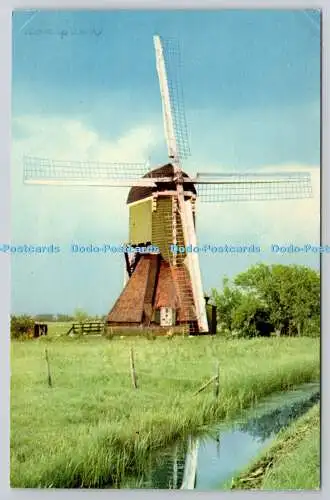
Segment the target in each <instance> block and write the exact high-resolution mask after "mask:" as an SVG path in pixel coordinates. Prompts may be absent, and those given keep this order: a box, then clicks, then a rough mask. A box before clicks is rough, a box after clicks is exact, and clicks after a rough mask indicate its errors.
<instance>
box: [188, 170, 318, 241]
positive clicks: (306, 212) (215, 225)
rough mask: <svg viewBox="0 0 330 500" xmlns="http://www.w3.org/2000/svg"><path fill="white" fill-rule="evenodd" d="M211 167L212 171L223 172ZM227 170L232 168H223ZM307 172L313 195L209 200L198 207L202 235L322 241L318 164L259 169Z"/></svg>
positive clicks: (223, 238)
mask: <svg viewBox="0 0 330 500" xmlns="http://www.w3.org/2000/svg"><path fill="white" fill-rule="evenodd" d="M219 170H220V169H219V168H216V167H213V168H212V167H211V168H208V171H214V172H219ZM221 171H223V172H228V170H225V169H223V168H222V169H221ZM289 171H307V172H310V173H311V183H312V192H313V196H312V198H306V199H296V200H276V201H275V200H271V201H253V202H228V203H221V204H213V203H205V204H202V203H201V204H200V205H199V207H198V219H197V221H198V227H200V238H199V239H201V238H203V239H205V238H207V239H208V241H212V242H213V241H214V240H216V241H214V242H215V243H216V242H218V241H219V242H228V243H234V242H242V243H243V242H244V241H247V242H249V243H251V244H252V243H259V244H261V245H265V246H267V245H268V246H269V245H270V244H271V243H277V242H278V243H281V242H283V243H285V242H289V243H291V242H292V243H296V244H299V243H316V244H318V243H319V232H320V169H319V168H317V167H316V166H315V165H299V164H285V165H266V166H264V167H262V168H260V169H258V170H256V172H265V173H266V172H289ZM215 221H216V222H215Z"/></svg>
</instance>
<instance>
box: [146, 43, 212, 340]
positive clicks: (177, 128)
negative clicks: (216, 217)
mask: <svg viewBox="0 0 330 500" xmlns="http://www.w3.org/2000/svg"><path fill="white" fill-rule="evenodd" d="M154 45H155V52H156V65H157V73H158V79H159V86H160V92H161V98H162V109H163V121H164V130H165V137H166V142H167V148H168V154H169V157H170V158H171V160H172V161H173V168H174V176H175V180H176V181H177V184H176V190H177V198H178V206H179V213H180V217H181V223H182V229H183V236H184V243H185V246H186V247H188V246H190V245H196V233H195V226H194V220H193V215H192V207H191V203H190V201H185V197H184V187H183V175H182V170H181V160H182V159H183V158H184V157H186V156H187V154H189V148H188V140H187V129H186V127H185V119H184V118H183V117H184V116H185V115H184V108H183V98H182V94H181V93H180V90H179V89H181V85H180V84H179V79H178V71H179V65H178V64H177V63H178V58H179V50H178V47H175V51H174V53H173V51H171V50H170V46H168V47H167V51H166V52H165V50H164V47H165V46H166V45H164V44H163V42H162V40H161V39H160V37H159V36H155V37H154ZM175 57H176V61H175ZM175 62H176V64H175ZM173 67H174V68H173ZM171 68H173V69H174V71H171V74H169V71H170V69H171ZM175 70H176V71H175ZM180 97H181V98H180ZM182 126H183V129H181V127H182ZM174 238H175V235H174ZM174 238H173V239H174ZM186 264H187V268H188V271H189V275H190V280H191V287H192V294H193V299H194V305H195V309H196V317H197V323H198V327H199V331H200V332H207V331H208V322H207V316H206V308H205V299H204V293H203V285H202V278H201V272H200V266H199V258H198V255H197V254H195V253H187V256H186Z"/></svg>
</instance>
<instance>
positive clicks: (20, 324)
mask: <svg viewBox="0 0 330 500" xmlns="http://www.w3.org/2000/svg"><path fill="white" fill-rule="evenodd" d="M33 332H34V319H33V318H31V317H30V316H27V315H22V316H12V317H11V321H10V337H11V338H12V339H20V340H24V339H27V338H29V337H33Z"/></svg>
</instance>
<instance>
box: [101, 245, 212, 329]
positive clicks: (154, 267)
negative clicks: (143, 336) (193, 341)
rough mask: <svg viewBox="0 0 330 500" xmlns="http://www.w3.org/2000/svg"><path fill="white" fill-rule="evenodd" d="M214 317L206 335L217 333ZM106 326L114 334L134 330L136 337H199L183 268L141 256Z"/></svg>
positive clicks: (156, 258) (155, 256)
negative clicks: (169, 333) (172, 334)
mask: <svg viewBox="0 0 330 500" xmlns="http://www.w3.org/2000/svg"><path fill="white" fill-rule="evenodd" d="M208 307H212V308H214V306H208ZM214 317H215V315H214V314H211V321H210V324H209V327H210V328H209V332H208V333H216V324H215V327H214V321H213V322H212V318H213V319H214ZM106 324H107V326H108V327H111V328H115V329H116V330H117V331H120V329H122V331H123V332H124V330H126V331H131V330H132V329H133V331H135V332H136V333H135V334H136V335H139V332H142V330H143V331H144V332H145V330H146V329H149V330H150V331H152V332H153V334H157V335H168V332H169V331H173V332H174V330H175V331H176V332H175V333H181V334H183V333H185V334H190V335H196V334H197V335H198V334H199V333H200V332H199V330H198V323H197V318H196V315H195V308H194V302H193V296H192V288H191V282H190V278H189V274H188V271H187V270H186V268H185V266H184V265H181V266H177V267H174V266H170V265H169V263H168V262H166V260H165V259H164V258H163V257H162V256H161V255H160V254H148V255H141V256H140V258H139V260H138V262H137V264H136V267H135V269H134V270H133V272H132V274H131V276H130V278H129V280H128V282H127V283H126V286H125V288H124V290H123V291H122V293H121V294H120V296H119V298H118V299H117V301H116V303H115V305H114V306H113V308H112V309H111V311H110V312H109V314H108V317H107V320H106ZM203 334H204V333H203Z"/></svg>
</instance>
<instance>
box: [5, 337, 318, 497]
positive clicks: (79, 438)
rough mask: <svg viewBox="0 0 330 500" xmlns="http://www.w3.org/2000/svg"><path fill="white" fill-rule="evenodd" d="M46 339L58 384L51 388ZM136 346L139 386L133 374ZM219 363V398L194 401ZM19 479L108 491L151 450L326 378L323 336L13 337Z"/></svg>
mask: <svg viewBox="0 0 330 500" xmlns="http://www.w3.org/2000/svg"><path fill="white" fill-rule="evenodd" d="M46 342H47V349H48V352H49V358H50V365H51V371H52V379H53V388H48V387H47V367H46V363H45V359H44V348H45V345H46ZM131 346H133V347H134V352H135V363H136V369H137V376H138V387H139V388H138V389H137V390H135V389H133V387H132V383H131V379H130V371H129V370H130V368H129V366H130V360H129V349H130V347H131ZM216 361H219V362H220V395H219V399H218V401H217V402H215V401H214V397H213V395H212V389H211V390H206V391H205V392H202V393H201V394H199V395H198V396H195V397H193V396H192V394H193V393H194V391H195V390H196V389H198V387H199V386H200V385H201V384H202V383H203V382H205V381H206V380H207V379H208V378H209V377H211V376H212V375H213V374H214V370H215V366H216ZM11 368H12V382H11V385H12V387H11V485H12V486H13V487H38V486H41V487H50V486H53V487H62V488H72V487H94V488H97V487H102V486H104V485H109V484H111V483H115V482H116V481H117V480H120V478H121V477H122V476H123V474H124V473H125V474H129V473H132V474H133V473H134V471H135V470H137V469H138V468H139V467H143V463H144V461H145V460H146V459H147V456H148V454H149V453H150V452H152V450H155V449H157V448H159V447H162V446H165V445H167V444H169V443H170V442H172V441H173V440H175V439H176V438H178V437H180V436H185V435H187V434H188V433H191V432H198V431H199V430H200V429H201V428H202V427H203V426H205V425H206V424H208V423H211V422H213V421H215V420H218V419H221V418H224V417H228V416H230V415H232V414H234V412H236V411H237V410H238V409H239V408H241V407H246V406H248V405H250V404H251V403H252V402H255V401H256V400H257V399H259V398H260V397H263V396H266V395H267V394H270V393H272V392H274V391H276V390H282V389H286V388H287V387H289V386H291V385H294V384H299V383H303V382H308V381H310V380H315V379H316V378H318V377H319V343H318V341H317V340H315V339H310V338H304V339H294V338H272V339H267V340H264V339H255V340H248V341H246V340H237V341H228V342H225V341H223V340H221V339H218V338H216V337H213V338H210V337H208V338H202V337H199V338H173V339H171V340H168V339H163V338H160V339H157V340H155V341H148V340H146V339H142V338H141V339H138V338H136V339H132V338H128V339H123V340H120V339H117V340H112V341H108V340H105V339H103V338H100V337H96V338H81V339H79V340H77V339H73V338H62V337H58V338H57V337H56V336H53V337H52V336H50V337H49V338H48V340H46V339H38V340H36V341H31V342H25V343H19V342H13V343H12V367H11Z"/></svg>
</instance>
